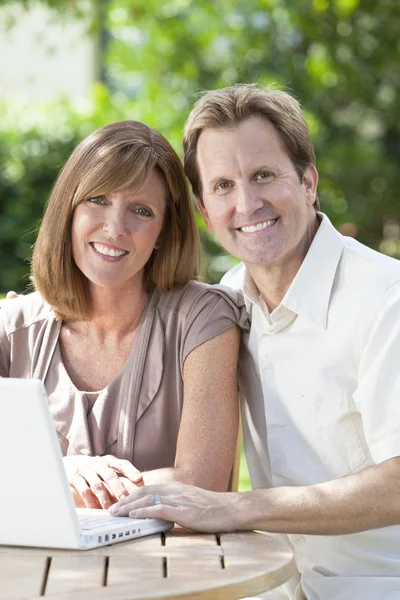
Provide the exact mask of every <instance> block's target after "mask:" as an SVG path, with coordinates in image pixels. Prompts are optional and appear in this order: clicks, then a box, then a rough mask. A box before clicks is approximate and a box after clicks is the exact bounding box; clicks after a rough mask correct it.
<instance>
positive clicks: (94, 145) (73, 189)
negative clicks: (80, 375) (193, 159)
mask: <svg viewBox="0 0 400 600" xmlns="http://www.w3.org/2000/svg"><path fill="white" fill-rule="evenodd" d="M155 170H156V171H157V172H158V173H160V174H161V176H162V177H163V179H164V182H165V191H166V210H165V216H164V223H163V227H162V231H161V234H160V237H159V239H158V249H157V250H156V251H155V252H154V253H153V255H152V257H151V259H150V260H149V262H148V263H147V265H146V267H145V272H146V277H147V281H148V282H149V283H150V284H151V283H153V284H155V285H156V286H157V287H158V288H159V289H160V290H161V291H162V292H166V291H168V290H170V289H171V288H172V286H173V285H174V284H186V283H188V282H189V281H190V280H191V279H197V278H198V273H199V267H200V250H199V235H198V231H197V228H196V221H195V216H194V210H193V206H192V202H191V198H190V193H189V189H188V185H187V181H186V178H185V174H184V171H183V167H182V164H181V161H180V159H179V157H178V155H177V154H176V152H175V151H174V149H173V148H172V146H171V144H170V143H169V142H168V141H167V140H166V139H165V138H164V137H163V136H162V135H161V134H160V133H158V132H157V131H155V130H154V129H151V128H150V127H148V126H147V125H144V124H143V123H140V122H138V121H121V122H118V123H112V124H111V125H106V126H105V127H102V128H101V129H98V130H97V131H95V132H94V133H92V134H91V135H89V136H88V137H87V138H86V139H85V140H83V141H82V142H81V143H80V144H79V145H78V146H77V147H76V148H75V150H74V151H73V152H72V154H71V156H70V157H69V159H68V160H67V162H66V164H65V166H64V168H63V169H62V170H61V172H60V174H59V176H58V178H57V180H56V183H55V185H54V188H53V190H52V192H51V195H50V198H49V200H48V203H47V207H46V210H45V213H44V216H43V220H42V223H41V226H40V229H39V234H38V237H37V240H36V243H35V247H34V251H33V257H32V268H31V275H32V280H33V282H34V285H35V287H36V289H37V290H38V291H39V292H40V294H41V295H42V296H43V298H44V299H45V300H46V302H48V303H49V304H50V305H51V306H52V307H53V309H54V311H55V313H56V315H57V316H58V317H59V318H63V319H69V320H75V321H76V320H85V319H88V318H89V317H90V303H89V299H88V295H87V279H86V277H85V276H84V275H83V273H82V272H81V271H80V270H79V269H78V267H77V266H76V264H75V262H74V259H73V256H72V238H71V226H72V216H73V213H74V210H75V208H76V206H77V205H78V204H79V203H80V202H82V201H83V200H85V199H87V198H90V197H93V196H100V195H105V194H109V193H111V192H116V191H119V190H123V189H125V188H127V187H129V186H131V185H132V184H133V183H134V182H143V181H145V180H146V178H147V177H149V176H150V174H151V173H152V172H154V171H155Z"/></svg>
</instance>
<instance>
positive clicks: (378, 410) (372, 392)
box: [353, 283, 400, 463]
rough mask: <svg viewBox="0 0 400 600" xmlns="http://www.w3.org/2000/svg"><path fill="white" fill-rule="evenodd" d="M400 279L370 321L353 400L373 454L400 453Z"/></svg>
mask: <svg viewBox="0 0 400 600" xmlns="http://www.w3.org/2000/svg"><path fill="white" fill-rule="evenodd" d="M399 363H400V283H396V284H394V285H392V286H391V287H389V288H388V289H387V290H386V291H385V293H384V296H383V299H382V298H381V301H380V303H379V305H378V307H377V309H376V310H375V314H374V315H373V318H372V320H371V322H370V325H369V330H368V332H367V335H366V339H365V343H364V344H363V347H362V353H361V359H360V363H359V376H358V386H357V389H356V390H355V392H354V396H353V397H354V401H355V403H356V405H357V406H358V409H359V410H360V413H361V415H362V420H363V426H364V433H365V437H366V441H367V444H368V447H369V449H370V452H371V455H372V458H373V460H374V462H375V463H380V462H382V461H384V460H387V459H389V458H393V457H395V456H400V368H399V367H400V364H399Z"/></svg>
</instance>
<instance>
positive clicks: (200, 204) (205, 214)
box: [196, 196, 214, 233]
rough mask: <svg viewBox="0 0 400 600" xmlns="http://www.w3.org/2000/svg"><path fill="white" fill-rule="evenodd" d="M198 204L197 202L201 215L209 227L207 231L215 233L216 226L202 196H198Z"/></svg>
mask: <svg viewBox="0 0 400 600" xmlns="http://www.w3.org/2000/svg"><path fill="white" fill-rule="evenodd" d="M196 204H197V208H198V209H199V212H200V213H201V215H202V217H203V219H204V222H205V224H206V227H207V231H209V232H210V233H213V232H214V227H213V226H212V224H211V221H210V218H209V216H208V212H207V210H206V208H205V206H204V204H203V202H202V200H201V198H199V196H196Z"/></svg>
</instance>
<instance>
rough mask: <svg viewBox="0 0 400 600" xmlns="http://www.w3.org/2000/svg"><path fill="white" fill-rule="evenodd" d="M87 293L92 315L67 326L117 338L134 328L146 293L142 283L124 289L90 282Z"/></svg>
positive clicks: (142, 307) (144, 302)
mask: <svg viewBox="0 0 400 600" xmlns="http://www.w3.org/2000/svg"><path fill="white" fill-rule="evenodd" d="M89 293H90V302H91V318H90V319H89V320H88V321H81V322H77V323H74V324H72V323H71V324H68V325H69V326H71V327H73V329H75V330H78V329H79V330H80V331H86V332H89V331H90V332H92V333H93V334H95V335H96V334H97V335H98V336H100V337H104V336H106V335H113V336H116V337H117V338H119V339H121V338H123V337H125V336H126V335H128V334H130V333H132V332H133V331H135V329H136V327H137V325H138V323H139V320H140V317H141V315H142V313H143V310H144V308H145V306H146V302H147V299H148V295H149V294H148V292H147V290H146V289H145V287H144V285H143V284H142V283H141V285H137V286H135V285H131V286H129V287H128V286H126V287H125V288H124V289H105V288H100V287H99V286H93V285H92V286H91V287H90V290H89Z"/></svg>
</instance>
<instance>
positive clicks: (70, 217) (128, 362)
mask: <svg viewBox="0 0 400 600" xmlns="http://www.w3.org/2000/svg"><path fill="white" fill-rule="evenodd" d="M198 265H199V244H198V234H197V231H196V226H195V218H194V213H193V209H192V205H191V201H190V197H189V193H188V188H187V184H186V180H185V177H184V173H183V169H182V166H181V163H180V160H179V158H178V156H177V155H176V153H175V152H174V150H173V149H172V147H171V146H170V144H169V143H168V142H167V140H166V139H165V138H163V137H162V136H161V135H160V134H159V133H158V132H156V131H154V130H153V129H151V128H149V127H147V126H146V125H144V124H142V123H138V122H135V121H125V122H120V123H114V124H111V125H107V126H106V127H103V128H101V129H99V130H98V131H95V132H94V133H93V134H92V135H90V136H89V137H88V138H86V139H85V140H84V141H83V142H82V143H81V144H79V146H78V147H77V148H76V149H75V150H74V152H73V153H72V155H71V156H70V158H69V159H68V161H67V163H66V164H65V166H64V168H63V169H62V171H61V173H60V175H59V177H58V179H57V182H56V184H55V186H54V189H53V191H52V193H51V196H50V198H49V202H48V205H47V208H46V211H45V214H44V217H43V221H42V224H41V227H40V231H39V234H38V238H37V241H36V244H35V248H34V252H33V259H32V280H33V282H34V285H35V287H36V290H37V291H36V292H35V293H33V294H30V295H27V296H23V297H19V298H18V299H16V300H12V301H6V302H4V303H3V308H2V310H1V311H0V376H3V377H32V378H38V379H41V380H43V381H44V383H45V386H46V389H47V393H48V395H49V401H50V410H51V412H52V415H53V418H54V422H55V425H56V429H57V432H58V437H59V441H60V445H61V449H62V452H63V455H64V462H65V467H66V470H67V474H68V478H69V482H70V485H71V488H72V490H73V492H74V496H75V500H76V503H77V505H83V506H87V507H100V506H101V507H103V508H108V507H109V506H110V505H111V504H113V503H114V502H115V501H116V500H117V499H120V498H122V497H123V496H124V495H127V493H128V491H129V490H131V489H132V487H133V486H134V485H143V484H149V483H163V482H167V481H174V480H176V481H182V482H185V483H192V484H195V485H198V486H201V487H204V488H207V489H213V490H220V491H223V490H226V487H227V484H228V479H229V473H230V469H231V466H232V461H233V455H234V448H235V441H236V435H237V427H238V406H237V385H236V361H237V354H238V346H239V329H238V327H237V325H240V326H241V327H246V326H247V320H246V314H245V310H244V306H243V302H242V299H241V297H240V296H239V295H237V294H235V293H234V292H229V291H227V290H224V289H223V288H217V287H211V286H207V285H206V284H202V283H199V282H198V281H195V280H196V279H197V276H198Z"/></svg>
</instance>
